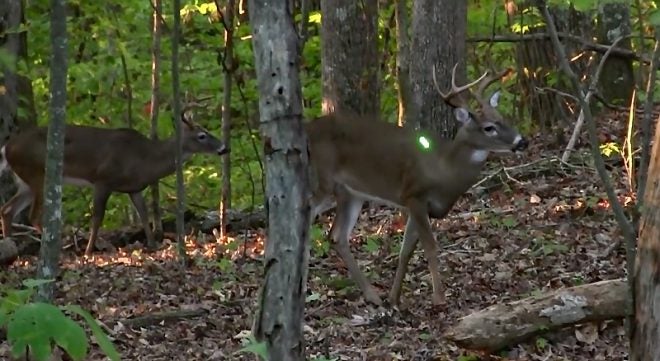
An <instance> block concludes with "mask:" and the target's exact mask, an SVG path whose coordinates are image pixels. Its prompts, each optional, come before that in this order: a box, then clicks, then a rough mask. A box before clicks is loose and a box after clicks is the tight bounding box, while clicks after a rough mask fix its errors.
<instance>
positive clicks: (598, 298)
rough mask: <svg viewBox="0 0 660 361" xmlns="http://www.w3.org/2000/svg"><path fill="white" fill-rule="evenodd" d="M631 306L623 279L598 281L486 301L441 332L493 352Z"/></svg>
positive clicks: (619, 315)
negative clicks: (485, 305) (514, 298)
mask: <svg viewBox="0 0 660 361" xmlns="http://www.w3.org/2000/svg"><path fill="white" fill-rule="evenodd" d="M631 310H632V302H631V299H630V289H629V287H628V283H627V281H625V280H622V279H617V280H607V281H600V282H596V283H590V284H586V285H581V286H576V287H571V288H565V289H560V290H556V291H553V292H551V293H549V294H545V295H540V296H533V297H528V298H524V299H521V300H518V301H514V302H507V303H503V304H498V305H493V306H490V307H488V308H486V309H484V310H481V311H478V312H475V313H472V314H470V315H468V316H465V317H463V318H462V319H461V320H460V321H459V322H458V323H457V324H456V325H454V326H452V327H450V328H449V329H448V330H447V331H445V333H444V334H443V337H445V338H447V339H448V340H450V341H453V342H455V343H456V344H457V345H458V346H460V347H463V348H466V349H471V350H479V351H485V352H494V351H498V350H501V349H503V348H505V347H507V346H510V345H515V344H518V343H520V342H523V341H525V340H527V339H529V338H531V337H533V336H537V335H539V334H542V333H545V332H551V331H556V330H559V329H561V328H563V327H566V326H571V325H574V324H579V323H586V322H597V321H604V320H610V319H618V318H623V317H626V316H628V315H629V312H631Z"/></svg>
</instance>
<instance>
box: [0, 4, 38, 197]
mask: <svg viewBox="0 0 660 361" xmlns="http://www.w3.org/2000/svg"><path fill="white" fill-rule="evenodd" d="M24 22H25V16H24V4H23V1H22V0H0V48H1V49H2V50H4V51H5V52H6V53H7V54H9V55H11V56H12V59H11V61H12V63H13V66H12V67H4V71H3V74H2V76H0V86H1V87H3V88H4V91H3V92H0V147H2V146H3V145H4V143H5V142H6V141H7V139H8V138H9V137H10V135H11V134H12V133H13V132H15V131H16V130H18V129H20V128H25V127H29V126H31V125H34V124H35V122H36V118H37V116H36V111H35V108H34V97H33V94H32V83H31V82H30V79H28V78H26V77H25V76H23V75H19V74H16V73H14V72H13V71H12V69H16V68H17V64H18V62H19V60H23V61H26V60H27V33H26V32H25V31H21V32H18V31H16V30H18V28H19V27H20V25H21V23H24ZM19 109H21V111H20V112H19V111H18V110H19ZM14 191H15V188H14V185H13V179H12V178H11V177H10V176H9V174H5V175H0V201H2V202H3V203H4V201H7V200H8V199H9V197H11V195H12V194H13V192H14Z"/></svg>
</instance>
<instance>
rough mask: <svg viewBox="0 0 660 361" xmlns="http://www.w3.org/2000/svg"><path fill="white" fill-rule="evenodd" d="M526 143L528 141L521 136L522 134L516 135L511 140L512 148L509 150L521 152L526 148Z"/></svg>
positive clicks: (527, 143)
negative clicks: (514, 138)
mask: <svg viewBox="0 0 660 361" xmlns="http://www.w3.org/2000/svg"><path fill="white" fill-rule="evenodd" d="M528 145H529V142H528V141H527V139H525V138H523V137H522V136H518V137H516V140H515V141H514V142H513V148H511V150H512V151H514V152H521V151H523V150H525V149H527V146H528Z"/></svg>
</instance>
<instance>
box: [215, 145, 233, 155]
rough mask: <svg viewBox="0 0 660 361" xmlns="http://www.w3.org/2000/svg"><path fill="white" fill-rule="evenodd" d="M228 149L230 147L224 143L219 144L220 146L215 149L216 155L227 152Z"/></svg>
mask: <svg viewBox="0 0 660 361" xmlns="http://www.w3.org/2000/svg"><path fill="white" fill-rule="evenodd" d="M230 151H231V149H229V147H228V146H226V145H222V146H220V148H218V150H217V152H218V155H223V154H225V153H229V152H230Z"/></svg>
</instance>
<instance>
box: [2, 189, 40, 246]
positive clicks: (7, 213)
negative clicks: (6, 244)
mask: <svg viewBox="0 0 660 361" xmlns="http://www.w3.org/2000/svg"><path fill="white" fill-rule="evenodd" d="M17 179H18V178H17ZM17 183H18V191H17V192H16V194H15V195H14V196H13V197H11V199H10V200H9V201H7V203H5V204H4V205H3V206H2V208H0V215H2V234H3V237H5V238H6V237H10V236H11V228H12V222H13V221H14V218H16V215H17V214H19V213H21V212H22V211H23V210H24V209H25V208H27V207H28V206H29V205H30V203H32V202H33V200H34V196H33V194H32V190H30V187H29V186H28V185H27V184H26V183H24V182H23V181H20V180H19V181H18V182H17Z"/></svg>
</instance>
